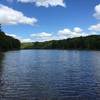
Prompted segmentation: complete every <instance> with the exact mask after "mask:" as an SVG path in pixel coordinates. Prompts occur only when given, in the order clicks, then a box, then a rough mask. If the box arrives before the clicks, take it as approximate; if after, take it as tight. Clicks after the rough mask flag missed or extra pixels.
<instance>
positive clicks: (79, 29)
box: [73, 27, 83, 33]
mask: <svg viewBox="0 0 100 100" xmlns="http://www.w3.org/2000/svg"><path fill="white" fill-rule="evenodd" d="M73 31H74V32H76V33H81V32H82V31H83V30H82V29H81V28H79V27H75V28H74V29H73Z"/></svg>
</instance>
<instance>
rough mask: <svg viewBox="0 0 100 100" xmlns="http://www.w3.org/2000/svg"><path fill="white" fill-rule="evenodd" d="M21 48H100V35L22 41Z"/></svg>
mask: <svg viewBox="0 0 100 100" xmlns="http://www.w3.org/2000/svg"><path fill="white" fill-rule="evenodd" d="M21 48H22V49H80V50H84V49H85V50H100V35H91V36H86V37H76V38H69V39H65V40H52V41H46V42H33V43H22V45H21Z"/></svg>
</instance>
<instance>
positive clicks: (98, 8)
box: [93, 4, 100, 19]
mask: <svg viewBox="0 0 100 100" xmlns="http://www.w3.org/2000/svg"><path fill="white" fill-rule="evenodd" d="M93 16H94V17H95V18H97V19H100V4H98V5H96V6H95V13H94V14H93Z"/></svg>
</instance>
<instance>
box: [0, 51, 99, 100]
mask: <svg viewBox="0 0 100 100" xmlns="http://www.w3.org/2000/svg"><path fill="white" fill-rule="evenodd" d="M0 100H100V51H76V50H71V51H70V50H69V51H67V50H20V51H9V52H5V53H0Z"/></svg>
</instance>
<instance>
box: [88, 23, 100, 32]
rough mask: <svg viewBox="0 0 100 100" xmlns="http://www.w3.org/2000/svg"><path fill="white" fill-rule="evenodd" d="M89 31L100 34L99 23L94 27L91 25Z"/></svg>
mask: <svg viewBox="0 0 100 100" xmlns="http://www.w3.org/2000/svg"><path fill="white" fill-rule="evenodd" d="M89 30H91V31H96V32H100V23H99V24H96V25H92V26H90V27H89Z"/></svg>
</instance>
